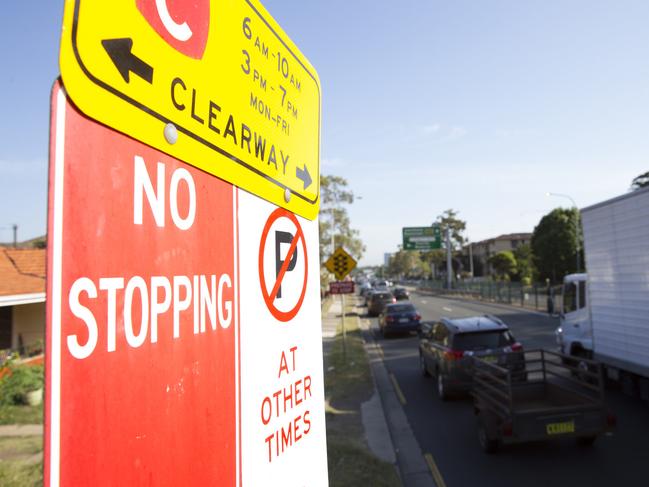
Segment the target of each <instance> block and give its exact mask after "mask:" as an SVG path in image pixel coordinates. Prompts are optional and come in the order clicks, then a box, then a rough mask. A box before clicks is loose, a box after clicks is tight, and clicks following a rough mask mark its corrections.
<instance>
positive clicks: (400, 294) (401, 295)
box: [392, 287, 410, 301]
mask: <svg viewBox="0 0 649 487" xmlns="http://www.w3.org/2000/svg"><path fill="white" fill-rule="evenodd" d="M392 294H394V299H396V300H397V301H402V300H406V299H410V293H409V292H408V290H407V289H406V288H403V287H395V288H394V289H393V290H392Z"/></svg>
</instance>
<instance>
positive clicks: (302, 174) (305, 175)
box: [295, 164, 313, 189]
mask: <svg viewBox="0 0 649 487" xmlns="http://www.w3.org/2000/svg"><path fill="white" fill-rule="evenodd" d="M303 167H304V169H300V168H299V167H296V168H295V177H296V178H298V179H301V180H302V183H303V184H304V188H303V189H307V188H308V187H309V186H311V183H312V182H313V180H312V179H311V175H310V174H309V168H308V167H306V164H304V165H303Z"/></svg>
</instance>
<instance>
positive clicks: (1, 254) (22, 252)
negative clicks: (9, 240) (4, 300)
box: [0, 247, 46, 296]
mask: <svg viewBox="0 0 649 487" xmlns="http://www.w3.org/2000/svg"><path fill="white" fill-rule="evenodd" d="M45 254H46V250H45V249H13V248H2V247H0V296H13V295H17V294H32V293H43V292H45Z"/></svg>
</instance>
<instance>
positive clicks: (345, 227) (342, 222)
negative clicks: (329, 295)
mask: <svg viewBox="0 0 649 487" xmlns="http://www.w3.org/2000/svg"><path fill="white" fill-rule="evenodd" d="M320 198H321V204H320V218H319V221H320V264H321V267H320V268H321V273H320V277H321V281H322V283H323V284H326V283H327V282H328V281H329V280H330V274H329V272H328V271H327V270H326V269H324V266H323V265H322V264H323V263H324V262H325V261H326V260H327V259H328V258H329V256H330V255H331V252H332V249H331V243H332V237H333V242H334V246H335V247H343V248H344V249H345V250H346V251H347V252H349V254H350V255H351V256H352V257H354V259H356V260H357V261H358V260H360V259H361V257H362V256H363V253H364V252H365V245H364V244H363V241H362V240H361V239H360V237H359V232H358V230H355V229H353V228H351V222H350V220H349V215H348V214H347V209H346V208H345V207H344V206H343V205H345V204H352V203H353V202H354V193H353V192H352V191H351V190H350V189H349V188H348V183H347V180H346V179H345V178H342V177H340V176H321V177H320Z"/></svg>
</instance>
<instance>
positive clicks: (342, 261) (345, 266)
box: [325, 247, 356, 281]
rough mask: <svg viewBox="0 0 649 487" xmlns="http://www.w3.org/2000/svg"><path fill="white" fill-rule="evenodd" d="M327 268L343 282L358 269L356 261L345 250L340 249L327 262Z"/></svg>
mask: <svg viewBox="0 0 649 487" xmlns="http://www.w3.org/2000/svg"><path fill="white" fill-rule="evenodd" d="M325 267H326V268H327V270H328V271H329V272H331V273H333V274H334V275H335V276H336V279H338V280H339V281H342V280H343V279H344V278H345V277H346V276H347V275H348V274H349V273H350V272H351V271H352V270H353V269H354V268H355V267H356V261H355V260H354V258H353V257H352V256H351V255H349V254H348V253H347V251H345V249H343V248H342V247H338V248H337V249H336V250H335V251H334V253H333V255H332V256H331V257H329V259H327V262H325Z"/></svg>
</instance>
